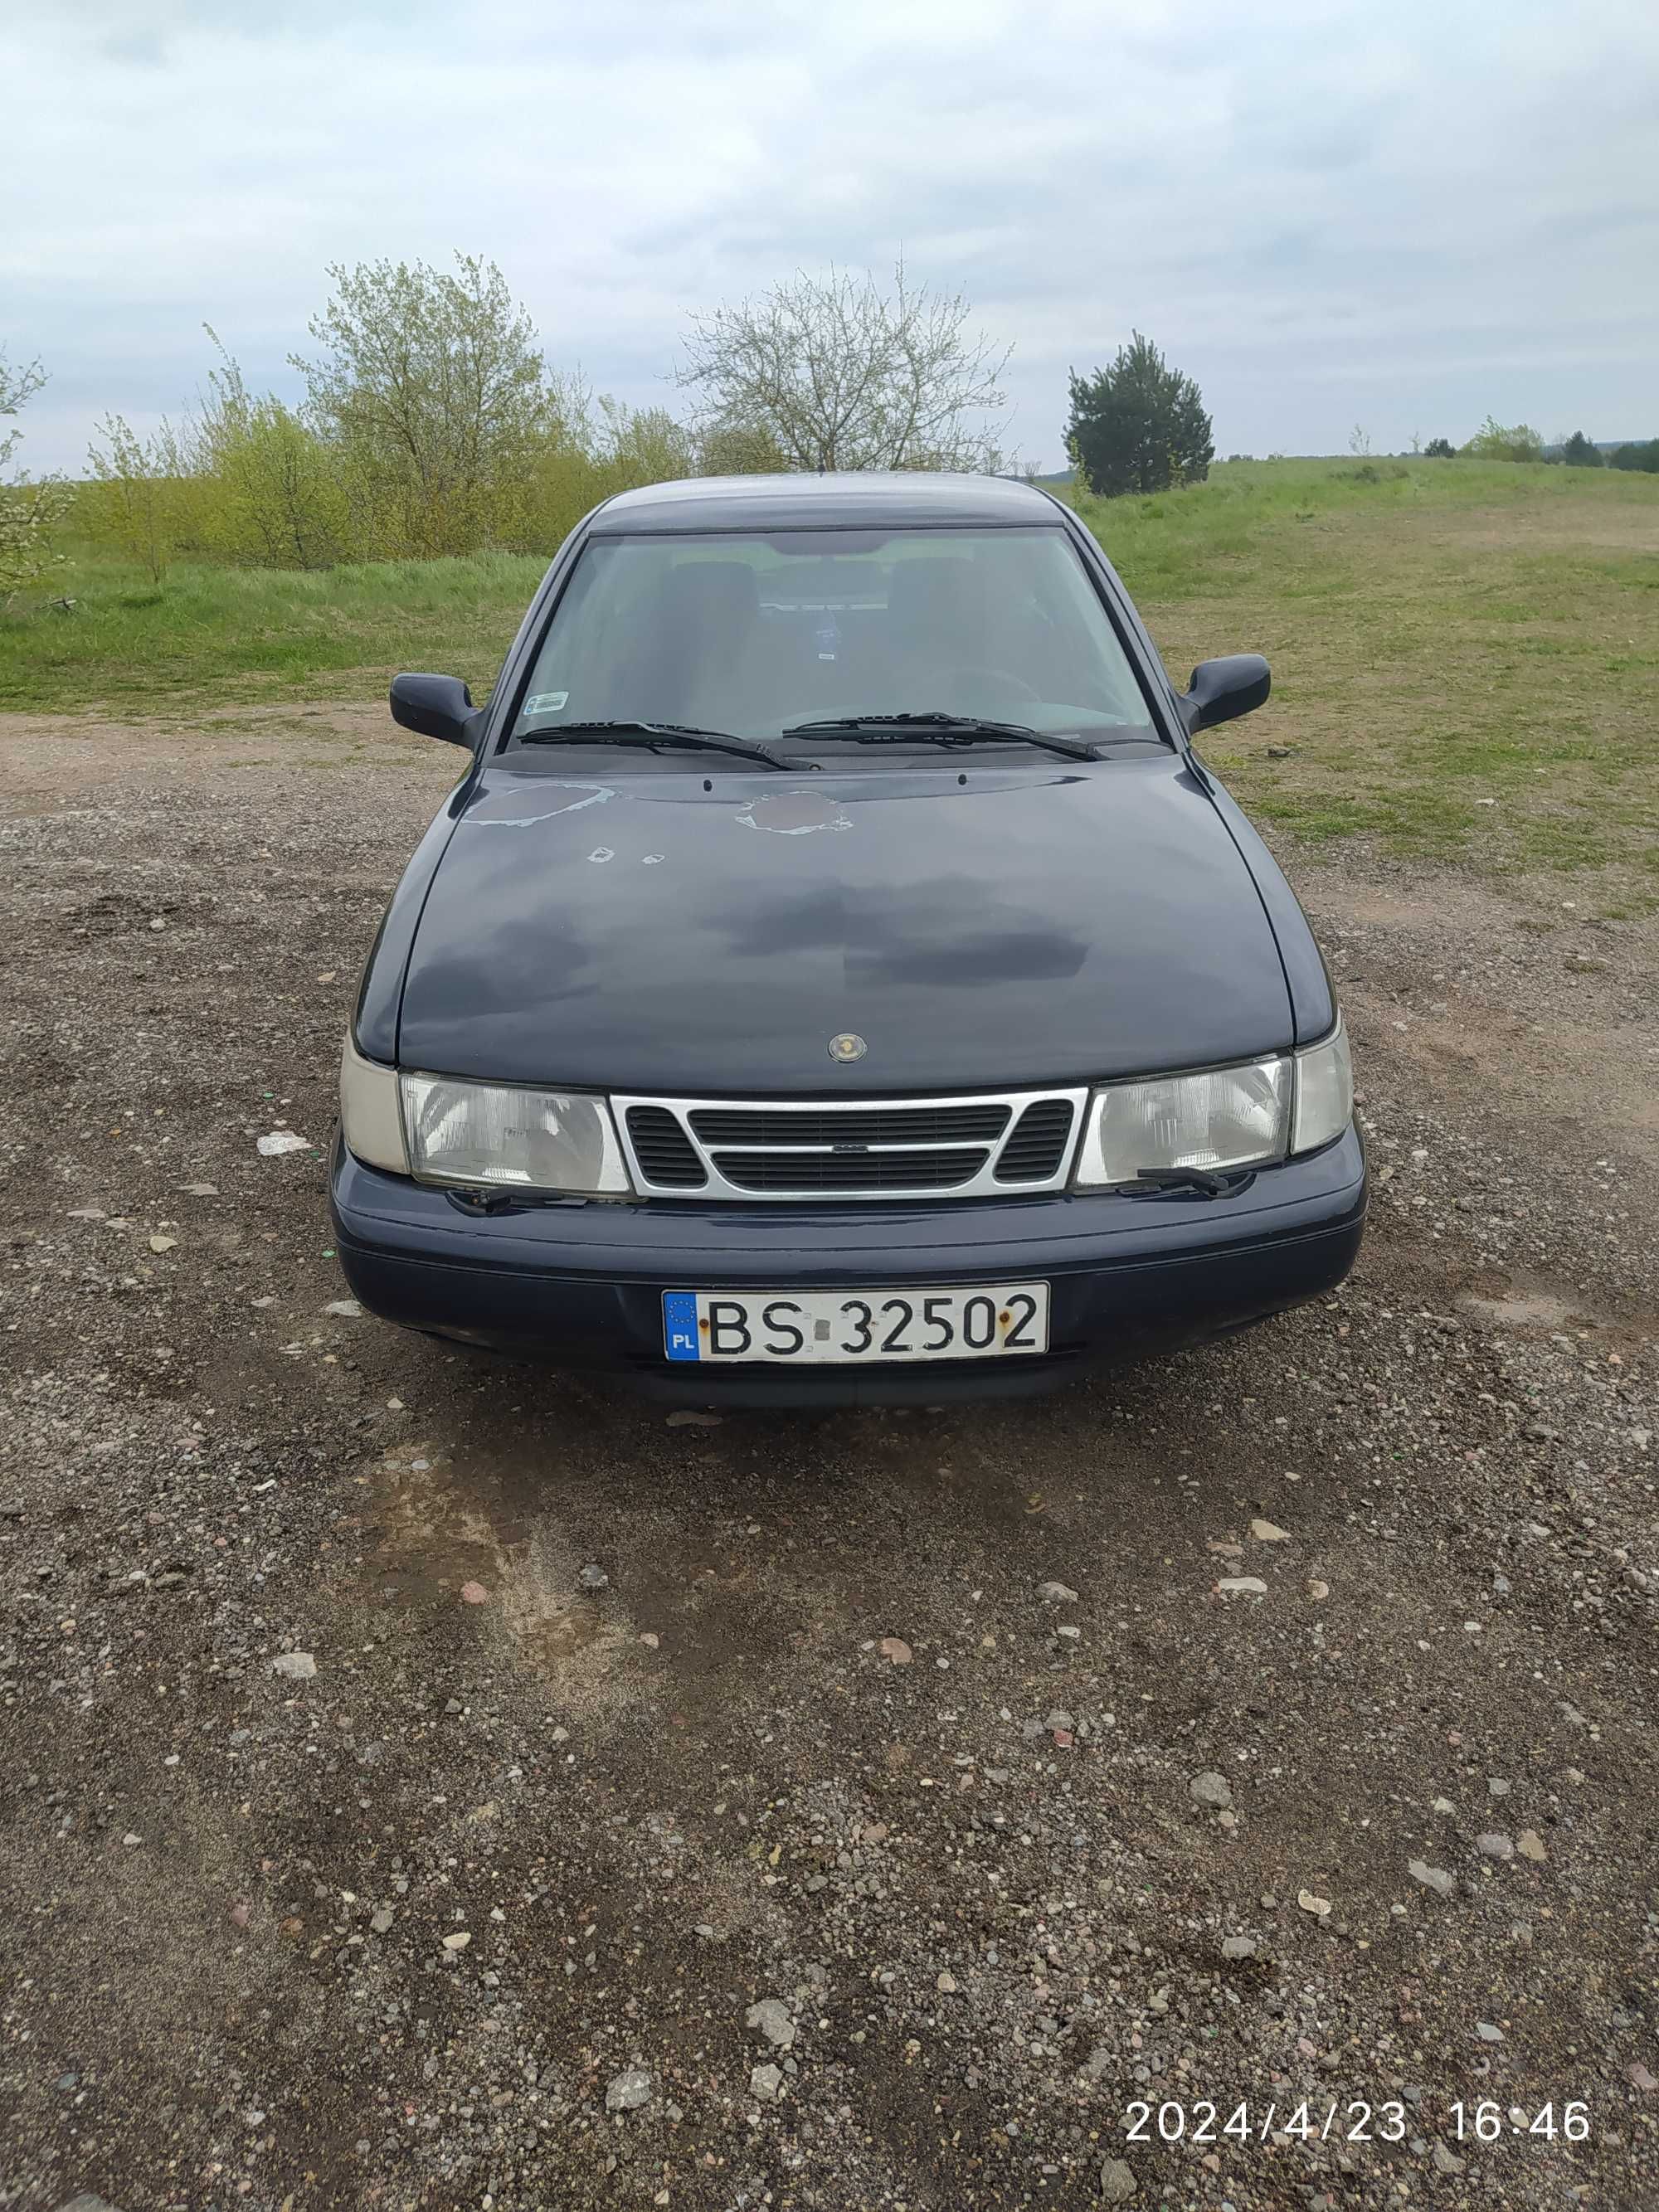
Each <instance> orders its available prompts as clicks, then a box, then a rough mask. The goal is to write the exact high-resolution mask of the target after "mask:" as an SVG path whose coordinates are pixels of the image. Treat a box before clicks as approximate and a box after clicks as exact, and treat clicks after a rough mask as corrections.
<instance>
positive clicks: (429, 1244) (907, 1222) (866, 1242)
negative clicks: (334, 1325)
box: [329, 1127, 1366, 1406]
mask: <svg viewBox="0 0 1659 2212" xmlns="http://www.w3.org/2000/svg"><path fill="white" fill-rule="evenodd" d="M1365 1200H1366V1184H1365V1161H1364V1150H1363V1147H1362V1146H1361V1144H1360V1140H1359V1137H1358V1133H1357V1132H1356V1131H1355V1130H1354V1129H1353V1128H1352V1127H1350V1128H1349V1129H1348V1130H1347V1131H1346V1133H1344V1134H1343V1135H1342V1136H1340V1138H1338V1139H1337V1140H1336V1142H1335V1143H1334V1144H1332V1145H1329V1146H1326V1148H1325V1150H1324V1151H1323V1152H1316V1153H1313V1154H1311V1155H1310V1157H1308V1158H1305V1159H1298V1160H1291V1161H1287V1162H1285V1163H1284V1164H1281V1165H1279V1166H1278V1167H1273V1168H1269V1169H1265V1170H1262V1171H1261V1173H1260V1174H1259V1175H1257V1176H1255V1180H1254V1181H1253V1182H1250V1183H1249V1185H1248V1186H1247V1187H1246V1188H1244V1189H1243V1190H1241V1191H1239V1192H1237V1194H1234V1195H1232V1196H1231V1197H1226V1198H1218V1199H1206V1198H1199V1197H1195V1196H1189V1195H1187V1194H1176V1193H1168V1192H1158V1193H1148V1194H1146V1195H1141V1194H1135V1195H1133V1196H1128V1195H1125V1194H1115V1193H1100V1192H1087V1193H1085V1192H1061V1193H1055V1194H1050V1195H1047V1196H1043V1197H1040V1198H1027V1199H1017V1198H1011V1199H1005V1200H988V1201H987V1200H979V1201H975V1202H974V1203H971V1204H965V1203H958V1204H956V1205H952V1204H951V1203H950V1202H949V1201H948V1200H936V1201H933V1202H932V1203H920V1202H918V1203H912V1204H907V1205H882V1206H778V1205H767V1206H755V1207H752V1208H750V1207H744V1206H707V1205H699V1204H696V1203H695V1202H692V1201H665V1200H652V1201H651V1202H650V1203H649V1204H617V1203H593V1202H586V1201H582V1200H568V1201H564V1202H561V1203H557V1204H554V1205H549V1206H532V1207H526V1209H525V1210H524V1211H522V1212H502V1213H498V1214H481V1215H479V1214H468V1213H465V1212H462V1211H461V1210H460V1209H459V1207H457V1206H455V1205H453V1203H452V1202H451V1200H449V1198H448V1197H447V1195H446V1194H445V1193H444V1192H442V1191H441V1190H433V1189H428V1188H422V1186H421V1185H420V1184H418V1183H414V1182H408V1181H406V1180H405V1179H404V1178H403V1177H402V1176H392V1175H386V1174H383V1173H382V1172H381V1171H380V1170H378V1169H376V1168H370V1167H365V1166H364V1165H363V1164H362V1161H360V1160H358V1159H356V1158H354V1157H353V1156H352V1154H351V1153H349V1152H347V1151H346V1150H345V1149H344V1147H343V1145H342V1144H341V1143H340V1141H339V1139H338V1138H336V1140H335V1146H334V1155H333V1160H332V1164H331V1176H330V1194H329V1203H330V1210H331V1214H332V1216H333V1220H334V1227H335V1232H336V1237H337V1244H338V1249H339V1255H340V1264H341V1266H342V1267H343V1269H344V1271H345V1276H346V1279H347V1281H348V1282H349V1284H350V1285H351V1288H352V1291H353V1292H354V1294H355V1295H356V1297H357V1298H358V1299H359V1300H360V1301H361V1302H362V1304H363V1305H365V1306H367V1307H368V1309H369V1310H370V1311H371V1312H373V1313H376V1314H379V1315H380V1316H382V1318H383V1319H385V1320H387V1321H392V1322H398V1323H399V1324H400V1325H401V1326H402V1327H404V1328H414V1329H421V1330H424V1331H426V1332H428V1333H429V1334H434V1335H438V1336H444V1337H450V1338H453V1339H455V1340H458V1341H459V1342H462V1343H465V1344H474V1345H479V1346H486V1347H488V1348H489V1349H492V1350H495V1351H500V1352H510V1353H514V1354H517V1355H520V1356H523V1357H530V1358H538V1359H543V1360H546V1361H549V1362H550V1363H552V1364H556V1365H558V1366H562V1367H571V1368H580V1369H586V1370H599V1371H601V1372H604V1373H608V1374H610V1375H612V1376H616V1377H617V1378H618V1379H620V1380H623V1381H625V1382H627V1383H631V1384H633V1385H635V1387H636V1388H640V1389H645V1390H647V1391H648V1392H650V1393H651V1394H653V1395H656V1396H659V1397H662V1398H665V1399H670V1400H671V1401H674V1402H676V1403H678V1404H679V1405H687V1404H690V1405H733V1404H737V1405H742V1404H747V1405H757V1406H762V1405H796V1406H800V1405H836V1404H839V1405H849V1404H889V1405H891V1404H923V1403H927V1404H931V1403H936V1402H939V1401H953V1400H960V1399H963V1398H984V1397H1009V1396H1019V1395H1026V1394H1028V1393H1030V1392H1034V1391H1040V1390H1042V1389H1050V1388H1052V1387H1054V1385H1055V1384H1057V1383H1062V1382H1065V1381H1066V1380H1068V1379H1070V1378H1071V1377H1072V1376H1075V1375H1077V1374H1079V1373H1080V1372H1082V1371H1083V1370H1085V1369H1086V1368H1088V1367H1089V1366H1090V1365H1091V1364H1098V1363H1105V1362H1109V1361H1120V1360H1125V1359H1133V1358H1139V1357H1142V1356H1144V1355H1145V1354H1146V1353H1148V1352H1158V1351H1167V1350H1170V1349H1173V1348H1175V1347H1176V1346H1181V1345H1184V1344H1193V1343H1197V1342H1200V1341H1201V1340H1203V1339H1205V1338H1206V1337H1211V1336H1218V1335H1223V1334H1227V1333H1229V1332H1230V1331H1232V1330H1234V1329H1238V1328H1245V1327H1247V1326H1248V1325H1249V1323H1250V1322H1255V1321H1261V1320H1265V1319H1266V1318H1267V1316H1269V1315H1272V1314H1276V1313H1282V1312H1283V1311H1284V1310H1285V1309H1286V1308H1287V1307H1290V1306H1294V1305H1298V1304H1302V1303H1303V1302H1304V1300H1306V1299H1309V1298H1314V1297H1319V1296H1320V1295H1321V1293H1322V1292H1324V1291H1329V1290H1332V1289H1334V1286H1335V1285H1337V1284H1338V1283H1340V1281H1341V1280H1342V1279H1343V1277H1344V1276H1345V1275H1346V1273H1347V1272H1348V1270H1349V1268H1350V1267H1352V1265H1353V1261H1354V1255H1355V1254H1356V1253H1357V1252H1358V1249H1359V1239H1360V1235H1361V1231H1362V1230H1363V1228H1364V1218H1365ZM1019 1279H1040V1280H1042V1281H1046V1282H1048V1284H1049V1285H1051V1291H1050V1304H1049V1346H1050V1348H1049V1350H1048V1352H1047V1353H1045V1354H1042V1355H1041V1356H1037V1355H1034V1356H1032V1357H1031V1358H1013V1357H1010V1358H1006V1359H998V1360H987V1361H983V1362H980V1361H973V1360H957V1361H946V1362H941V1363H934V1364H929V1363H927V1362H925V1361H918V1362H917V1363H915V1364H914V1365H912V1364H908V1363H907V1364H903V1365H884V1366H880V1367H875V1368H870V1369H856V1368H851V1367H836V1366H813V1367H811V1368H806V1369H802V1370H790V1369H785V1368H781V1367H779V1366H776V1365H770V1364H763V1365H757V1366H739V1365H735V1364H734V1365H731V1366H726V1365H719V1366H709V1367H703V1366H699V1365H696V1364H685V1363H680V1362H670V1361H669V1360H667V1359H665V1358H664V1357H663V1340H662V1293H663V1291H665V1290H702V1291H718V1290H758V1289H776V1290H781V1291H788V1290H796V1289H832V1288H836V1287H838V1286H844V1287H847V1288H851V1289H858V1290H879V1289H883V1288H885V1287H889V1286H890V1287H892V1288H894V1289H901V1288H905V1289H908V1288H911V1287H924V1286H926V1285H929V1284H971V1283H975V1282H1005V1283H1006V1282H1010V1281H1015V1280H1019Z"/></svg>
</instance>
